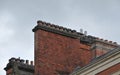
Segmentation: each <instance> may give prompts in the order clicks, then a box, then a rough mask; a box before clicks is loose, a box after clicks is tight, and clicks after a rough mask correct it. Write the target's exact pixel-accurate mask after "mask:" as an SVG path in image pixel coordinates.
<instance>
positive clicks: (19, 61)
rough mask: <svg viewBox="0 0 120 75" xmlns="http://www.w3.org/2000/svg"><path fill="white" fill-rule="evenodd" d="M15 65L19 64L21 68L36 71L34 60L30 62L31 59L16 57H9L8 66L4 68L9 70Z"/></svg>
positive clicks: (18, 66)
mask: <svg viewBox="0 0 120 75" xmlns="http://www.w3.org/2000/svg"><path fill="white" fill-rule="evenodd" d="M14 66H17V68H18V69H20V70H25V71H29V72H34V64H33V61H30V63H29V60H23V59H20V58H14V57H12V58H11V59H9V62H8V64H7V66H6V67H5V68H4V70H6V71H7V70H9V69H10V68H14Z"/></svg>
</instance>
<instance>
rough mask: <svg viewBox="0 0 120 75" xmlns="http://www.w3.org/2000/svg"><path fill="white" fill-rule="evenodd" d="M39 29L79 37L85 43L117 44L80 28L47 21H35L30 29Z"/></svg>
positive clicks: (34, 30)
mask: <svg viewBox="0 0 120 75" xmlns="http://www.w3.org/2000/svg"><path fill="white" fill-rule="evenodd" d="M39 29H41V30H45V31H48V32H52V33H56V34H60V35H63V36H67V37H71V38H77V39H80V41H82V42H84V43H87V44H92V43H94V42H102V43H106V44H110V45H114V46H118V44H117V42H112V41H108V40H104V39H101V38H98V37H94V36H91V35H87V32H86V31H85V33H83V30H80V32H77V31H76V30H72V29H69V28H65V27H62V26H58V25H55V24H51V23H47V22H44V21H41V20H38V21H37V26H35V28H33V30H32V31H33V32H36V31H37V30H39Z"/></svg>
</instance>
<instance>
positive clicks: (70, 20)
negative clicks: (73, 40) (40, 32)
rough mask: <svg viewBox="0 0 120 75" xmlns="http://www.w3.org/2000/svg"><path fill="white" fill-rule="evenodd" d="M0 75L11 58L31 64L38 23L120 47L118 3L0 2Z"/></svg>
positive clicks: (113, 0)
mask: <svg viewBox="0 0 120 75" xmlns="http://www.w3.org/2000/svg"><path fill="white" fill-rule="evenodd" d="M0 5H1V6H0V64H1V65H0V75H5V71H4V70H3V68H4V67H5V66H6V64H7V63H8V59H10V58H11V57H16V58H17V57H20V58H22V59H29V60H34V33H33V32H32V29H33V28H34V26H35V25H36V24H37V23H36V22H37V20H43V21H46V22H49V23H53V24H56V25H59V26H63V27H67V28H70V29H74V30H77V31H78V32H79V31H80V29H83V31H87V32H88V35H92V36H96V37H99V38H103V39H107V40H112V41H114V42H118V43H120V39H119V37H120V35H119V34H120V33H119V32H120V29H119V27H120V22H119V20H120V14H119V13H120V1H119V0H99V1H98V0H35V1H32V0H25V1H24V0H20V1H16V0H11V1H10V0H0Z"/></svg>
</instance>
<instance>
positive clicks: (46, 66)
mask: <svg viewBox="0 0 120 75" xmlns="http://www.w3.org/2000/svg"><path fill="white" fill-rule="evenodd" d="M33 32H34V37H35V75H69V74H71V73H72V72H73V71H74V70H75V69H76V67H79V68H82V67H85V66H86V65H88V64H89V63H91V62H92V61H94V60H96V59H98V58H99V57H100V56H102V55H104V54H106V53H108V52H110V51H112V50H113V49H115V48H117V47H119V45H118V44H117V43H116V42H112V41H108V40H103V39H99V38H97V37H93V36H90V35H86V34H84V33H80V32H76V31H75V30H71V29H68V28H65V27H62V26H58V25H54V24H50V23H46V22H43V21H38V22H37V26H35V28H34V29H33ZM75 75H76V74H75ZM79 75H81V74H79ZM83 75H85V74H83ZM88 75H94V74H88ZM101 75H102V74H101Z"/></svg>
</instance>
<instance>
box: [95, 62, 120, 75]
mask: <svg viewBox="0 0 120 75" xmlns="http://www.w3.org/2000/svg"><path fill="white" fill-rule="evenodd" d="M117 71H120V63H118V64H116V65H114V66H112V67H110V68H108V69H106V70H104V71H102V72H100V73H98V74H97V75H111V74H112V73H115V72H117Z"/></svg>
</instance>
